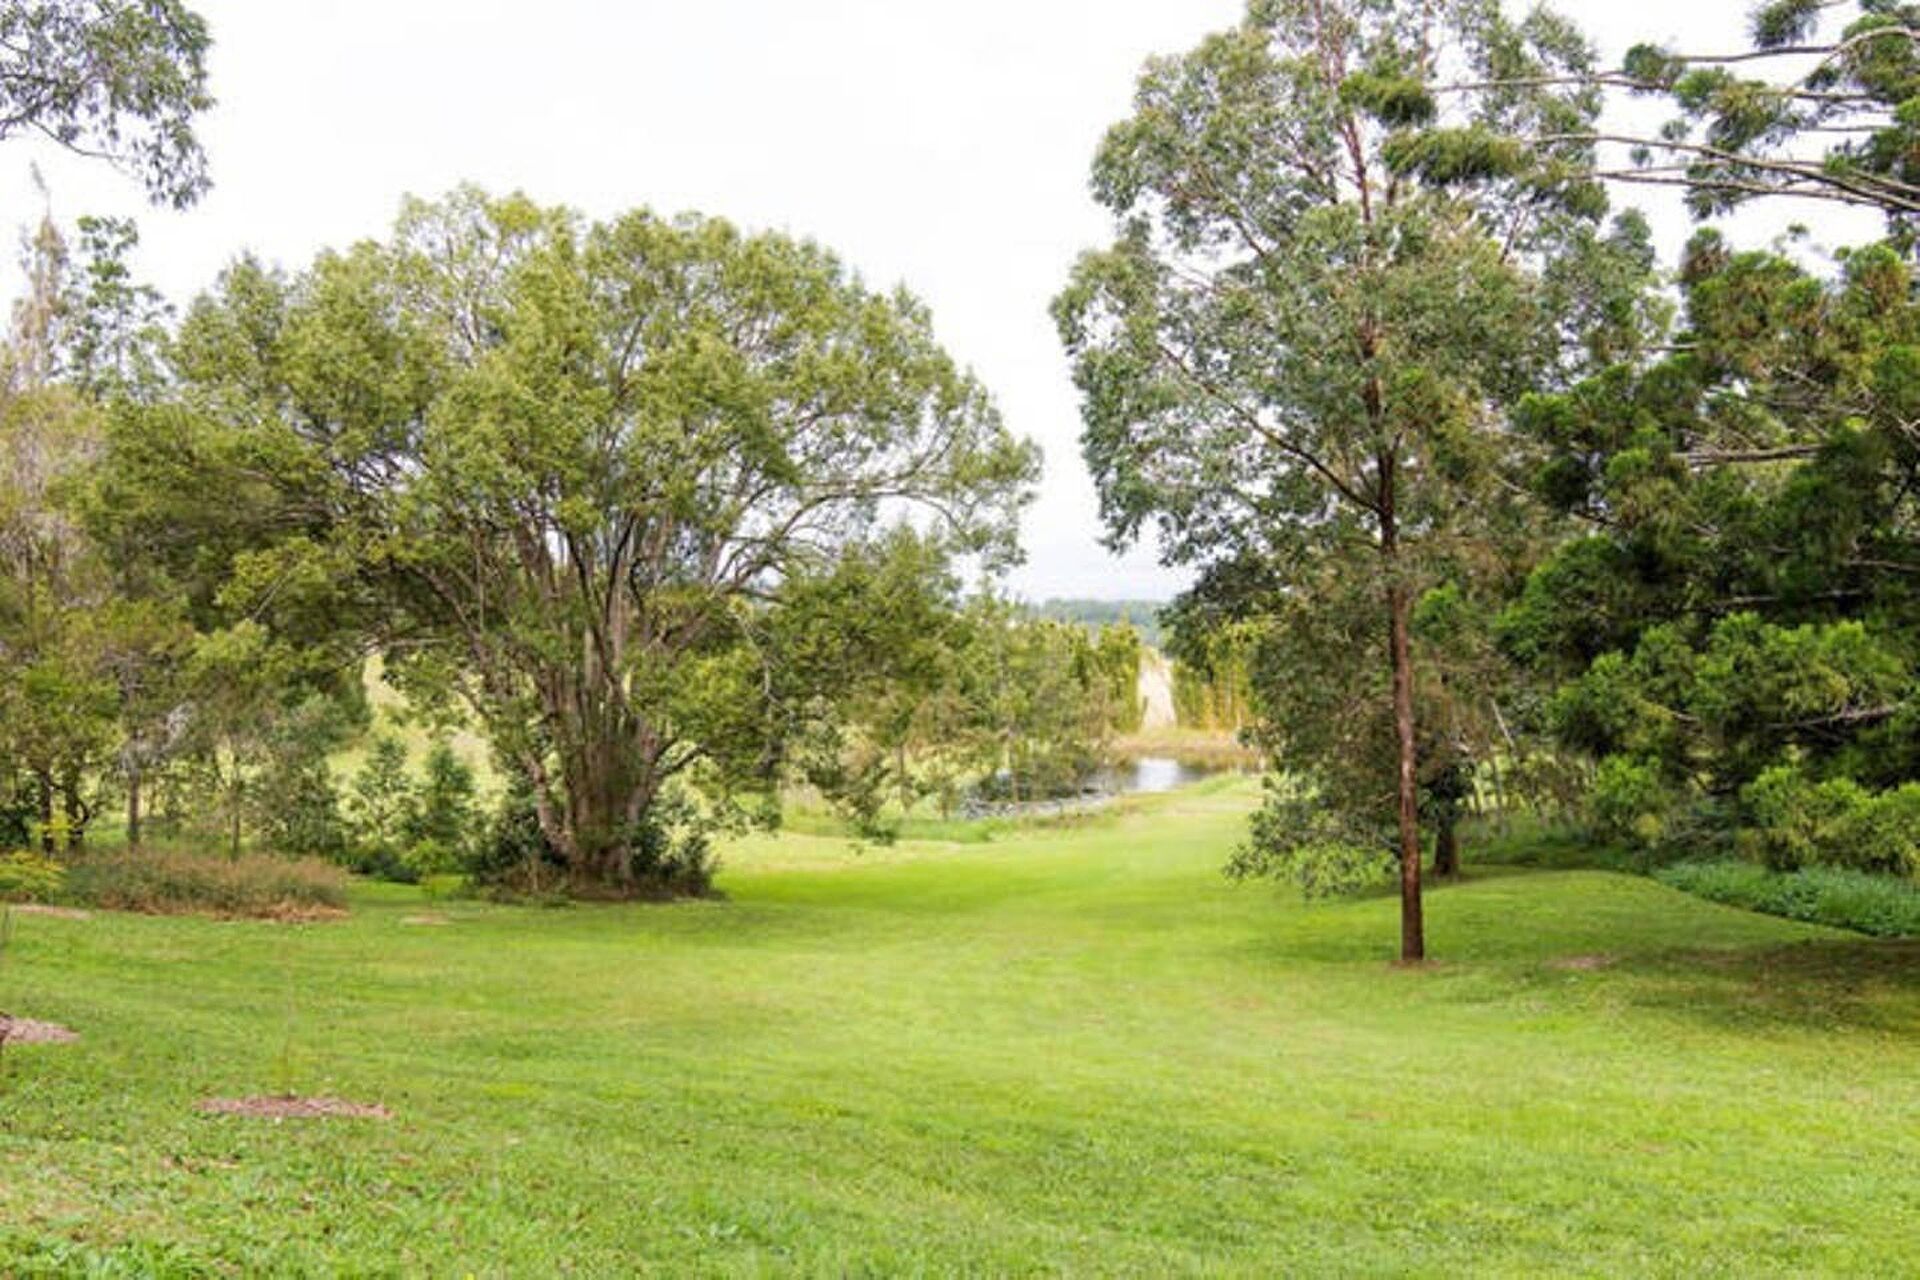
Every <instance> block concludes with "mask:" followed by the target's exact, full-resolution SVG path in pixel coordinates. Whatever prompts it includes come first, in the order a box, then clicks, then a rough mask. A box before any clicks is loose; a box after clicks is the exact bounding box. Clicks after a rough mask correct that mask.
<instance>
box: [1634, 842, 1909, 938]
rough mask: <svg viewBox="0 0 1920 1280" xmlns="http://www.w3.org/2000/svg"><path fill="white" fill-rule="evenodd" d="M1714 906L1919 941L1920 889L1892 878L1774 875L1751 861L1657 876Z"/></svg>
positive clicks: (1843, 873) (1692, 866)
mask: <svg viewBox="0 0 1920 1280" xmlns="http://www.w3.org/2000/svg"><path fill="white" fill-rule="evenodd" d="M1654 877H1655V878H1656V879H1658V880H1660V881H1661V882H1662V883H1664V884H1668V885H1672V886H1673V887H1674V888H1676V889H1681V890H1684V891H1685V892H1687V893H1692V894H1697V895H1698V896H1700V897H1702V898H1706V899H1708V900H1710V901H1713V902H1722V903H1725V904H1727V905H1728V906H1734V907H1744V908H1746V909H1747V910H1749V911H1759V912H1762V913H1764V914H1766V915H1774V916H1784V917H1786V918H1787V919H1789V920H1803V921H1806V922H1808V923H1810V924H1824V925H1831V926H1833V927H1835V928H1839V929H1853V930H1855V931H1857V932H1860V933H1869V934H1873V935H1875V936H1877V937H1885V938H1905V937H1916V936H1920V888H1916V887H1915V886H1914V885H1912V884H1911V883H1909V882H1907V881H1905V880H1901V879H1897V878H1895V877H1893V876H1886V875H1874V874H1871V873H1869V872H1864V871H1855V870H1850V869H1845V868H1836V867H1809V868H1806V869H1805V870H1800V871H1791V872H1781V871H1769V870H1768V869H1767V868H1765V867H1761V866H1756V865H1754V864H1753V863H1750V862H1737V861H1719V862H1682V863H1679V864H1677V865H1675V866H1671V867H1665V868H1662V869H1660V870H1658V871H1656V872H1654Z"/></svg>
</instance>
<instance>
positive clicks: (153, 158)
mask: <svg viewBox="0 0 1920 1280" xmlns="http://www.w3.org/2000/svg"><path fill="white" fill-rule="evenodd" d="M210 44H211V41H210V39H209V37H208V35H207V26H206V23H205V22H204V21H203V20H202V19H201V18H200V16H199V15H198V14H196V13H195V12H194V11H193V10H191V9H189V8H187V7H186V6H185V5H184V4H181V3H180V2H179V0H4V2H0V141H4V140H5V139H7V138H10V137H13V136H15V135H20V134H38V135H39V136H41V137H45V138H49V139H51V140H52V141H53V142H55V143H57V144H59V145H60V146H62V147H65V148H66V149H67V150H69V151H74V152H78V153H80V154H82V155H89V156H97V157H99V158H101V159H104V160H107V161H109V162H111V163H112V164H114V165H116V166H117V167H119V168H120V169H122V170H124V171H126V172H128V173H130V174H132V175H134V176H135V177H137V178H139V179H140V181H141V182H142V183H144V184H145V186H146V188H147V193H148V195H149V196H150V197H151V198H152V199H153V200H154V201H155V202H156V203H165V204H170V205H173V206H174V207H176V208H182V207H185V206H186V205H189V204H192V203H193V202H194V201H196V200H198V199H199V198H200V196H201V195H202V194H204V193H205V191H206V189H207V161H206V155H205V153H204V152H203V151H202V150H201V148H200V140H199V138H198V136H197V135H196V134H195V133H194V123H195V119H196V117H198V116H199V115H200V113H201V112H203V111H205V110H206V109H207V108H208V107H210V106H212V105H213V100H212V98H211V97H209V96H208V94H207V70H206V56H207V50H208V47H209V45H210Z"/></svg>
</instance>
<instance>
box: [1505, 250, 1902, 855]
mask: <svg viewBox="0 0 1920 1280" xmlns="http://www.w3.org/2000/svg"><path fill="white" fill-rule="evenodd" d="M1682 283H1683V288H1684V295H1683V296H1684V300H1685V304H1686V310H1685V317H1686V322H1687V325H1688V329H1687V331H1686V333H1685V334H1684V335H1683V338H1684V340H1683V342H1682V344H1681V350H1679V351H1678V352H1676V353H1673V354H1669V355H1667V356H1665V357H1663V358H1661V359H1659V360H1656V361H1654V362H1652V363H1649V364H1647V365H1645V366H1644V367H1637V368H1636V367H1632V366H1622V367H1619V368H1616V369H1614V370H1611V371H1608V372H1606V373H1603V374H1600V375H1598V376H1596V377H1594V378H1592V379H1590V380H1588V381H1586V382H1584V383H1582V384H1580V385H1578V386H1575V387H1573V388H1571V389H1569V390H1568V391H1566V392H1564V393H1557V394H1554V395H1543V396H1535V397H1532V398H1531V399H1529V400H1528V401H1527V402H1526V403H1525V404H1524V405H1523V407H1522V412H1521V413H1520V414H1519V416H1518V424H1519V426H1520V427H1521V429H1522V430H1524V431H1526V432H1527V433H1528V434H1529V435H1531V436H1532V437H1533V438H1534V439H1536V440H1537V441H1538V442H1539V443H1540V444H1541V445H1542V446H1543V447H1544V449H1545V451H1546V453H1547V456H1548V460H1547V463H1546V465H1545V466H1544V467H1543V468H1542V469H1541V471H1540V473H1539V483H1538V486H1537V487H1538V488H1539V490H1540V491H1541V493H1542V495H1543V496H1544V497H1545V498H1546V499H1547V500H1548V501H1549V502H1550V503H1551V504H1553V505H1554V506H1555V507H1556V508H1557V509H1559V510H1562V511H1566V512H1568V513H1571V514H1574V515H1577V516H1579V517H1582V518H1584V521H1585V522H1587V523H1588V524H1589V526H1590V527H1592V528H1595V529H1598V530H1599V532H1596V533H1592V534H1590V535H1588V536H1585V537H1581V538H1578V539H1576V540H1573V541H1570V542H1568V543H1566V544H1565V545H1563V546H1562V547H1561V548H1560V549H1559V551H1558V552H1557V553H1556V554H1555V555H1553V556H1552V557H1551V558H1550V559H1548V560H1547V562H1546V563H1544V564H1543V565H1541V566H1540V567H1539V568H1538V569H1537V570H1536V571H1535V572H1534V573H1533V574H1532V576H1531V577H1530V578H1529V580H1528V581H1527V583H1526V585H1525V588H1524V590H1522V591H1521V592H1520V593H1519V594H1518V597H1517V599H1516V600H1515V601H1514V602H1513V603H1512V604H1511V605H1510V606H1509V607H1508V608H1507V609H1506V610H1505V612H1504V613H1503V614H1502V616H1501V617H1500V619H1499V621H1498V623H1497V624H1496V627H1495V634H1496V636H1497V638H1498V640H1499V642H1500V644H1501V646H1502V647H1503V648H1504V650H1505V651H1506V652H1507V653H1508V654H1509V655H1511V656H1512V657H1513V658H1515V659H1516V660H1517V661H1519V662H1521V663H1522V664H1524V665H1525V666H1526V667H1527V668H1529V669H1530V670H1531V671H1532V672H1533V673H1534V674H1535V675H1537V676H1539V677H1541V678H1543V679H1545V680H1547V681H1550V682H1552V683H1554V684H1556V685H1557V688H1556V689H1555V691H1554V693H1553V694H1552V696H1551V697H1550V698H1548V699H1547V700H1546V701H1545V702H1544V703H1543V707H1542V714H1541V715H1540V717H1539V719H1538V720H1537V722H1535V723H1536V727H1539V728H1544V729H1546V730H1547V731H1548V732H1549V733H1550V734H1551V735H1552V737H1553V739H1554V741H1555V742H1556V743H1557V744H1558V745H1559V746H1560V747H1562V748H1564V749H1567V750H1570V751H1573V752H1576V753H1578V754H1580V755H1583V756H1586V757H1589V758H1591V759H1595V760H1599V761H1601V768H1600V770H1599V773H1598V775H1597V779H1598V782H1597V785H1596V789H1595V793H1594V795H1593V796H1592V797H1591V799H1592V801H1593V806H1594V808H1595V810H1596V811H1597V812H1598V813H1600V814H1602V815H1605V816H1604V817H1603V818H1602V821H1603V823H1604V829H1605V830H1606V831H1607V832H1608V833H1609V834H1610V835H1612V836H1615V837H1617V838H1622V839H1632V840H1634V841H1636V842H1638V843H1639V845H1640V846H1641V847H1643V848H1647V847H1652V846H1654V845H1661V846H1664V847H1665V848H1666V849H1668V850H1672V849H1676V848H1684V847H1686V846H1687V844H1688V842H1691V841H1698V840H1707V841H1710V842H1713V843H1715V844H1719V845H1722V846H1724V847H1728V848H1733V847H1740V848H1744V849H1746V850H1747V851H1748V852H1750V853H1751V854H1753V856H1756V857H1758V858H1761V859H1762V860H1764V861H1766V862H1768V863H1770V864H1772V865H1776V866H1780V867H1794V866H1798V865H1801V864H1802V863H1804V862H1819V863H1837V864H1839V865H1858V866H1865V865H1871V866H1876V867H1880V868H1882V869H1888V870H1892V869H1897V868H1898V867H1900V866H1901V865H1902V860H1903V858H1904V857H1905V854H1904V853H1903V852H1902V849H1901V847H1900V846H1901V845H1902V841H1901V840H1900V839H1899V838H1898V837H1896V836H1892V835H1888V834H1884V832H1886V831H1888V830H1890V829H1891V827H1892V825H1893V820H1892V819H1890V818H1876V819H1873V820H1869V819H1868V818H1867V817H1865V816H1864V815H1865V814H1867V813H1868V812H1869V811H1875V806H1876V805H1879V804H1881V803H1882V802H1881V801H1879V800H1876V799H1874V797H1878V796H1881V795H1883V794H1884V795H1885V796H1887V797H1890V798H1888V799H1886V800H1885V801H1884V804H1885V806H1886V812H1889V813H1890V812H1892V811H1893V809H1895V808H1897V806H1899V805H1900V804H1902V803H1904V801H1902V800H1898V799H1894V798H1891V797H1895V796H1898V795H1899V794H1900V793H1901V788H1903V787H1904V786H1905V785H1907V784H1908V783H1910V782H1911V781H1912V780H1913V779H1914V778H1915V777H1920V737H1917V736H1916V733H1917V732H1920V719H1917V718H1916V716H1915V713H1914V712H1913V710H1912V707H1911V700H1912V693H1913V688H1914V684H1913V677H1912V672H1913V671H1914V670H1915V669H1916V665H1920V647H1916V645H1917V642H1916V636H1920V632H1917V631H1916V629H1915V625H1914V623H1915V614H1914V612H1913V595H1912V590H1911V585H1910V584H1911V569H1910V567H1911V565H1912V564H1914V563H1915V562H1916V555H1917V554H1920V544H1916V542H1915V539H1914V537H1913V535H1912V534H1911V532H1910V531H1911V530H1912V529H1913V528H1914V527H1915V525H1914V518H1915V505H1914V504H1915V496H1914V495H1915V492H1916V490H1915V480H1916V478H1917V477H1920V471H1916V467H1920V453H1917V452H1916V451H1915V450H1914V448H1913V442H1912V438H1911V429H1910V425H1909V424H1910V421H1911V418H1910V408H1909V404H1910V401H1911V391H1912V388H1911V385H1910V384H1914V383H1915V378H1914V374H1913V369H1914V368H1915V367H1916V366H1914V365H1913V364H1912V362H1911V361H1910V360H1909V359H1908V358H1907V353H1908V352H1909V351H1910V350H1911V349H1912V347H1913V343H1914V341H1915V339H1916V336H1917V335H1920V306H1916V303H1915V300H1914V288H1913V280H1912V271H1911V265H1910V263H1908V262H1907V261H1906V260H1904V259H1903V258H1902V257H1901V256H1899V255H1898V254H1897V253H1894V252H1892V251H1891V250H1890V249H1889V248H1888V247H1887V246H1869V247H1866V248H1862V249H1857V250H1853V251H1851V252H1848V253H1847V254H1845V255H1844V258H1843V262H1842V270H1841V272H1840V274H1839V275H1838V277H1837V278H1834V279H1822V278H1819V277H1816V276H1814V275H1812V274H1810V273H1809V272H1808V271H1807V270H1806V269H1805V268H1804V267H1803V266H1801V265H1799V264H1797V263H1796V262H1794V261H1793V260H1791V259H1789V258H1788V257H1786V256H1784V255H1783V254H1778V253H1735V252H1732V251H1731V250H1730V249H1729V248H1728V247H1727V245H1726V244H1725V243H1724V241H1723V240H1721V238H1720V237H1718V236H1717V235H1714V234H1711V233H1703V234H1702V235H1700V236H1697V237H1696V238H1695V240H1694V242H1693V243H1692V245H1691V246H1690V247H1689V249H1688V254H1687V259H1686V261H1685V263H1684V266H1683V273H1682ZM1735 797H1741V802H1740V803H1739V804H1735V803H1733V799H1734V798H1735ZM1843 833H1844V834H1843ZM1843 846H1847V847H1851V848H1854V849H1857V850H1860V852H1859V854H1858V856H1859V857H1860V858H1863V859H1866V860H1867V861H1864V862H1861V861H1854V860H1853V859H1852V858H1850V857H1849V856H1847V855H1846V854H1844V853H1843V852H1842V847H1843ZM1869 849H1870V850H1871V852H1868V851H1867V850H1869ZM1696 851H1697V850H1696Z"/></svg>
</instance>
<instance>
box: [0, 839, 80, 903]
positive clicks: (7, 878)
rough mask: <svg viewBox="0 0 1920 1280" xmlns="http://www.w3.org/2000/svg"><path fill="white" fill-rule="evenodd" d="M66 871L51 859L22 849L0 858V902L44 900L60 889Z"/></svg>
mask: <svg viewBox="0 0 1920 1280" xmlns="http://www.w3.org/2000/svg"><path fill="white" fill-rule="evenodd" d="M65 879H66V871H65V869H64V868H62V867H61V865H60V864H59V863H57V862H55V861H53V859H51V858H44V857H41V856H40V855H39V854H37V853H29V852H28V851H26V850H24V849H22V850H20V851H19V852H17V853H9V854H7V855H6V856H4V857H0V902H45V901H46V900H47V899H49V898H51V897H53V896H54V895H56V894H58V893H59V892H60V886H61V884H62V883H63V882H64V881H65Z"/></svg>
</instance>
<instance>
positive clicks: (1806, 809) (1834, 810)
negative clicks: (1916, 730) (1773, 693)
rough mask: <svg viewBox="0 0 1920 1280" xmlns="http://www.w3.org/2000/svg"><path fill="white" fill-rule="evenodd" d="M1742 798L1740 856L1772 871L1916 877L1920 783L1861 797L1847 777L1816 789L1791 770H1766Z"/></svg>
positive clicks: (1919, 864)
mask: <svg viewBox="0 0 1920 1280" xmlns="http://www.w3.org/2000/svg"><path fill="white" fill-rule="evenodd" d="M1740 798H1741V800H1742V802H1743V803H1744V804H1745V806H1746V810H1747V830H1746V831H1745V832H1744V835H1743V843H1744V844H1745V846H1746V849H1745V851H1746V852H1747V853H1749V854H1750V855H1751V856H1753V857H1755V858H1756V859H1757V860H1758V861H1761V862H1764V863H1765V864H1766V865H1767V866H1768V867H1771V868H1772V869H1774V870H1776V871H1795V870H1799V869H1800V868H1803V867H1851V868H1853V869H1855V870H1858V871H1874V872H1885V873H1890V874H1894V875H1904V876H1915V875H1920V784H1916V783H1908V784H1907V785H1905V786H1902V787H1897V788H1894V789H1892V790H1889V791H1881V792H1873V791H1869V790H1867V789H1866V788H1865V787H1863V786H1861V785H1860V784H1859V783H1857V782H1855V781H1853V780H1852V779H1851V778H1828V779H1826V780H1824V781H1821V782H1815V781H1813V780H1812V779H1811V778H1809V777H1807V776H1806V774H1805V773H1803V772H1802V771H1801V770H1800V769H1799V768H1798V767H1797V766H1795V765H1779V766H1776V767H1775V768H1772V769H1768V770H1767V771H1766V772H1765V773H1762V774H1761V775H1760V776H1759V777H1758V778H1756V779H1754V780H1753V781H1752V782H1751V783H1749V784H1748V785H1747V786H1746V788H1745V789H1744V790H1743V791H1742V792H1741V794H1740Z"/></svg>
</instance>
